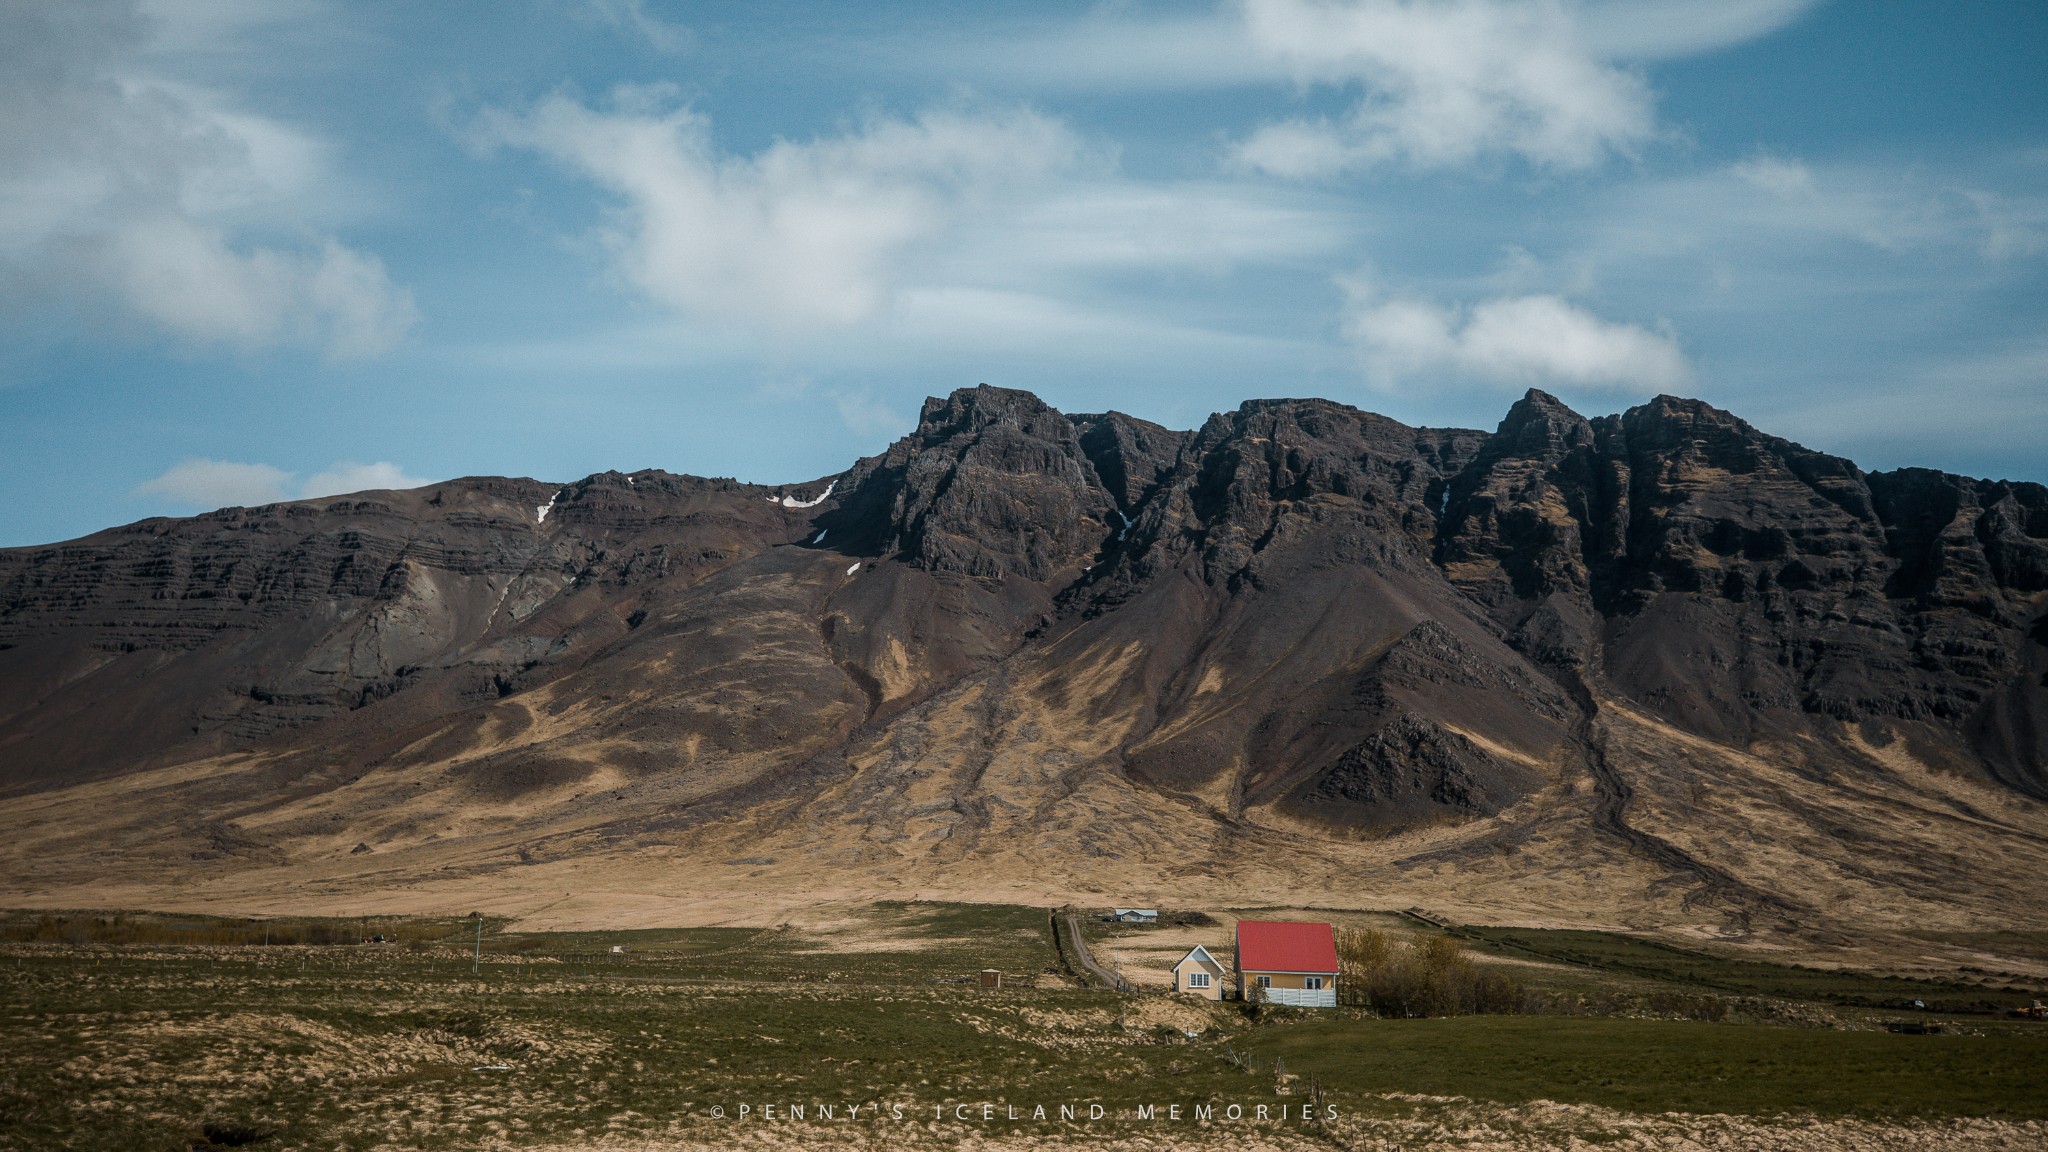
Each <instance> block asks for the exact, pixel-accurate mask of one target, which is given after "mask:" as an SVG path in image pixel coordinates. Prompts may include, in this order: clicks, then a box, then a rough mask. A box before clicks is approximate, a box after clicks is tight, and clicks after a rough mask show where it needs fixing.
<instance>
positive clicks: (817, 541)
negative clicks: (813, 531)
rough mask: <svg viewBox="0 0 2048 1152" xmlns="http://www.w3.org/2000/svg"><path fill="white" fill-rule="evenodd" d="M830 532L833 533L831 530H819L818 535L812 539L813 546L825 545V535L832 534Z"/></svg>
mask: <svg viewBox="0 0 2048 1152" xmlns="http://www.w3.org/2000/svg"><path fill="white" fill-rule="evenodd" d="M830 531H831V529H830V528H820V529H818V534H817V535H816V536H813V537H811V543H813V544H823V543H824V542H825V533H827V532H830Z"/></svg>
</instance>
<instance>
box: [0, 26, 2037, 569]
mask: <svg viewBox="0 0 2048 1152" xmlns="http://www.w3.org/2000/svg"><path fill="white" fill-rule="evenodd" d="M2044 321H2048V6H2043V5H2041V4H2039V3H2038V2H2013V3H2002V2H1997V0H1982V2H1973V3H1970V4H1948V3H1917V2H1911V0H1887V2H1886V3H1883V4H1851V3H1846V2H1843V0H1835V2H1821V0H1634V2H1630V0H1515V2H1507V0H1221V2H1218V3H1213V4H1209V3H1201V2H1190V3H1180V4H1171V5H1169V4H1155V3H1142V2H1110V3H1075V2H1063V0H1048V2H1040V3H1034V4H1030V5H1020V4H1015V3H1001V4H998V3H970V2H966V0H922V2H920V3H915V4H896V3H888V2H870V3H862V4H857V5H854V4H844V3H795V2H785V0H749V2H746V3H686V2H683V0H491V2H488V3H486V2H482V0H437V2H436V3H433V4H418V3H411V2H388V3H387V2H381V0H363V2H357V3H345V2H339V0H66V2H65V3H64V4H59V5H53V4H48V3H45V2H44V0H0V487H4V490H5V492H6V493H7V496H6V498H5V499H4V500H0V546H16V545H27V544H35V543H42V542H48V541H54V540H60V539H67V538H72V537H76V536H79V535H83V534H86V533H89V532H92V531H95V530H97V529H100V528H103V527H107V526H110V525H114V524H119V523H125V522H129V521H133V520H136V519H139V518H142V517H146V516H153V515H185V514H191V513H194V512H199V511H204V510H207V509H211V508H215V507H220V506H226V505H235V504H256V503H263V502H268V501H273V500H286V499H302V498H312V497H317V496H322V495H328V494H334V493H340V492H347V491H355V490H360V489H365V488H375V487H403V486H412V485H416V484H423V483H428V482H432V481H437V480H442V479H447V478H451V477H455V476H463V475H514V476H532V477H535V478H538V479H542V480H548V481H562V482H567V481H570V480H574V479H577V478H579V477H582V476H584V475H588V474H590V473H593V472H601V471H604V470H607V469H618V470H621V471H632V470H636V469H641V468H663V469H667V470H669V471H673V472H687V473H694V474H698V475H706V476H736V477H738V478H740V479H742V480H748V481H755V482H761V483H785V482H789V483H795V482H801V481H806V480H809V479H812V478H814V477H819V476H823V475H828V474H832V473H836V472H838V471H840V470H842V469H844V468H845V467H846V466H848V465H849V464H850V463H851V462H852V461H853V460H854V459H855V458H857V457H859V456H862V455H868V454H872V453H875V452H877V451H879V450H881V449H882V448H883V447H884V446H885V445H886V444H887V443H888V442H889V441H891V440H893V439H894V438H896V437H897V436H900V435H902V434H903V433H904V432H906V431H908V430H909V429H910V428H911V427H912V426H913V424H914V422H915V420H916V416H917V411H918V406H919V404H920V402H921V401H922V399H923V398H924V397H925V396H928V395H942V394H944V393H946V392H948V391H950V390H952V389H954V388H957V387H963V386H971V385H974V384H977V383H990V384H997V385H1002V386H1006V387H1014V388H1024V389H1029V390H1031V391H1033V392H1036V393H1038V394H1039V395H1040V396H1042V397H1044V398H1045V399H1046V400H1047V401H1048V402H1049V403H1051V404H1053V405H1054V406H1056V407H1058V408H1060V409H1062V410H1065V411H1069V412H1096V411H1103V410H1106V409H1117V410H1121V411H1124V412H1129V413H1131V414H1133V415H1136V416H1140V417H1143V418H1146V419H1150V420H1155V421H1158V422H1160V423H1163V424H1167V425H1169V426H1172V427H1178V428H1188V427H1194V426H1197V425H1199V424H1200V423H1201V421H1202V420H1203V419H1205V418H1206V417H1207V416H1208V414H1209V413H1211V412H1215V411H1220V410H1227V409H1230V408H1234V407H1236V406H1237V405H1238V404H1239V403H1241V402H1242V401H1244V400H1247V399H1252V398H1258V397H1272V396H1322V397H1327V398H1329V399H1333V400H1338V401H1342V402H1344V403H1348V404H1353V405H1357V406H1359V407H1361V408H1366V409H1370V410H1372V411H1377V412H1382V413H1385V414H1387V415H1389V416H1392V417H1395V418H1397V419H1400V420H1404V421H1407V422H1409V423H1411V424H1429V425H1457V426H1463V427H1477V428H1491V427H1493V426H1494V425H1495V424H1497V423H1498V422H1499V420H1500V418H1501V416H1502V414H1503V413H1504V412H1505V411H1506V409H1507V407H1508V405H1509V404H1511V403H1512V402H1513V400H1514V399H1515V398H1516V397H1518V396H1519V395H1520V394H1521V393H1522V391H1523V390H1525V389H1527V388H1530V387H1538V388H1542V389H1544V390H1546V391H1549V392H1552V393H1554V394H1556V395H1558V396H1560V397H1562V398H1563V399H1564V400H1565V401H1567V402H1568V403H1570V404H1572V405H1573V406H1574V407H1576V408H1577V409H1579V410H1580V411H1581V412H1585V413H1587V414H1588V415H1596V414H1602V413H1607V412H1615V411H1620V410H1622V409H1624V408H1626V407H1628V406H1629V405H1632V404H1637V403H1641V402H1642V401H1644V400H1646V399H1648V398H1650V397H1652V396H1655V395H1658V394H1660V393H1674V394H1678V395H1685V396H1696V397H1699V398H1702V399H1704V400H1707V401H1708V402H1710V403H1713V404H1715V405H1718V406H1720V407H1723V408H1726V409H1729V410H1731V411H1733V412H1735V413H1736V414H1737V415H1739V416H1741V417H1743V418H1744V419H1746V420H1748V421H1750V422H1751V423H1753V424H1755V425H1757V426H1758V427H1760V428H1762V429H1764V430H1765V431H1767V432H1771V433H1774V434H1777V435H1781V436H1785V437H1788V438H1791V439H1794V440H1797V441H1799V442H1801V443H1803V444H1806V445H1807V446H1809V447H1813V448H1817V449H1821V450H1824V451H1829V452H1834V453H1838V454H1841V455H1846V456H1848V457H1850V458H1852V459H1854V460H1856V461H1857V462H1858V463H1859V464H1861V465H1862V466H1864V467H1865V468H1870V469H1880V468H1894V467H1901V466H1907V465H1918V466H1927V467H1935V468H1941V469H1945V470H1948V471H1954V472H1961V473H1966V474H1969V475H1976V476H1989V477H1996V478H2004V479H2025V480H2034V481H2048V323H2044Z"/></svg>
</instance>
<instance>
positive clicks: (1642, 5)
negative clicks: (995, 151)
mask: <svg viewBox="0 0 2048 1152" xmlns="http://www.w3.org/2000/svg"><path fill="white" fill-rule="evenodd" d="M1818 3H1819V0H1586V2H1584V3H1580V2H1577V0H1533V2H1521V0H1512V2H1511V0H1490V4H1485V5H1482V4H1467V5H1465V6H1466V7H1486V6H1491V7H1494V8H1498V9H1503V10H1507V11H1506V14H1507V15H1508V16H1509V17H1513V16H1515V15H1516V13H1515V12H1514V11H1513V10H1514V9H1528V8H1533V7H1543V6H1545V5H1548V6H1549V7H1550V8H1552V9H1553V10H1555V11H1557V12H1559V13H1561V14H1562V15H1563V16H1564V17H1565V18H1567V19H1568V20H1569V22H1570V25H1571V27H1572V29H1573V36H1574V39H1575V40H1576V42H1577V43H1578V44H1579V45H1580V46H1581V47H1582V49H1583V51H1584V53H1585V54H1587V55H1588V56H1589V57H1591V58H1594V59H1596V60H1600V61H1619V62H1623V63H1630V62H1639V61H1651V60H1668V59H1678V58H1683V57H1687V56H1697V55H1700V54H1703V53H1707V52H1713V51H1717V50H1719V49H1723V48H1728V47H1731V46H1733V45H1736V44H1741V43H1744V42H1747V41H1749V40H1754V39H1756V38H1758V37H1761V36H1765V35H1768V34H1770V33H1772V32H1775V31H1777V30H1778V29H1779V28H1782V27H1784V26H1786V25H1787V24H1790V23H1792V22H1793V21H1795V20H1797V19H1798V18H1799V17H1801V16H1803V15H1805V14H1806V13H1807V12H1808V11H1811V10H1812V9H1813V8H1815V7H1816V6H1817V5H1818ZM1307 6H1309V5H1306V4H1297V5H1295V7H1307ZM1315 6H1317V7H1321V8H1326V9H1330V10H1333V11H1338V12H1341V11H1344V10H1346V9H1350V8H1358V7H1371V6H1372V5H1370V4H1360V3H1357V2H1356V0H1352V2H1348V3H1340V2H1328V0H1326V2H1323V3H1320V4H1317V5H1315ZM1381 6H1382V7H1384V6H1385V5H1381ZM1409 6H1410V7H1412V8H1414V9H1416V10H1418V11H1420V12H1421V13H1422V14H1423V15H1424V16H1425V17H1427V16H1429V15H1430V14H1431V12H1432V10H1435V11H1440V12H1446V13H1449V12H1450V11H1451V10H1453V9H1455V8H1457V7H1459V5H1458V4H1455V3H1448V2H1442V0H1434V2H1433V0H1422V2H1421V3H1415V4H1411V5H1409ZM1134 7H1135V6H1134V5H1130V4H1126V3H1119V4H1106V5H1100V6H1097V7H1095V8H1093V9H1091V10H1090V11H1089V12H1088V13H1087V14H1086V15H1084V16H1083V17H1081V18H1080V19H1075V20H1060V21H1047V22H1044V23H1041V24H1039V25H1038V26H1037V27H1033V26H1032V25H1031V23H1030V22H1028V21H1021V22H1018V23H1012V24H1008V25H1006V26H1005V27H1004V28H1003V29H1002V31H1001V34H1000V35H999V36H997V37H990V36H988V35H986V34H985V33H983V34H965V35H959V34H956V35H951V36H940V37H937V38H925V39H908V38H905V37H902V36H894V37H892V38H891V39H889V40H887V41H878V42H875V43H871V44H867V45H863V46H862V49H863V51H864V53H865V54H867V55H869V56H871V57H874V58H877V59H879V60H882V61H884V62H889V63H893V64H894V65H895V66H896V67H897V68H899V69H901V70H903V71H906V72H913V73H915V74H917V75H921V76H923V75H929V74H930V73H931V71H932V69H933V68H934V66H939V67H945V66H947V65H950V66H952V67H953V68H955V69H957V70H958V73H959V74H960V76H961V77H962V78H963V79H968V80H970V81H973V82H977V83H988V82H991V81H995V82H1008V83H1022V84H1028V85H1031V86H1034V87H1063V88H1074V89H1088V90H1108V91H1188V90H1209V89H1216V88H1226V87H1243V86H1249V85H1268V84H1275V83H1288V82H1290V81H1292V82H1299V81H1301V80H1302V79H1303V74H1302V70H1301V62H1300V61H1299V60H1296V59H1291V58H1290V57H1289V56H1288V55H1287V54H1286V53H1281V52H1274V51H1268V50H1264V49H1262V46H1261V45H1260V44H1259V43H1258V42H1257V41H1255V40H1254V39H1253V38H1252V36H1251V34H1250V29H1249V27H1248V19H1247V15H1248V12H1249V11H1250V10H1251V9H1252V8H1253V7H1254V5H1253V4H1252V3H1249V2H1248V0H1219V2H1218V3H1216V4H1214V5H1213V6H1211V7H1210V9H1209V10H1208V11H1206V12H1188V11H1184V10H1183V11H1175V12H1173V13H1172V14H1142V15H1133V14H1132V12H1133V9H1134Z"/></svg>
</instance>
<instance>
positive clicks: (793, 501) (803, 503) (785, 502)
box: [769, 480, 839, 508]
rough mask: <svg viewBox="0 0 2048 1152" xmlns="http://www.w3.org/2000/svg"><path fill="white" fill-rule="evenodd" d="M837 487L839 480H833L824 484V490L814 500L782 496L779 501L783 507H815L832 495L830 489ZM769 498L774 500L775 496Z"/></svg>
mask: <svg viewBox="0 0 2048 1152" xmlns="http://www.w3.org/2000/svg"><path fill="white" fill-rule="evenodd" d="M837 487H839V481H837V480H834V481H833V482H831V483H830V484H827V485H825V491H824V492H823V494H821V495H819V496H818V498H817V499H815V500H799V499H797V498H796V497H794V496H784V497H783V498H782V499H781V501H779V502H780V503H781V505H782V506H783V507H784V508H816V507H817V506H818V505H820V504H823V503H824V502H825V500H826V499H827V498H828V497H830V496H831V495H832V490H833V489H834V488H837ZM769 499H770V500H774V499H775V497H773V496H770V497H769Z"/></svg>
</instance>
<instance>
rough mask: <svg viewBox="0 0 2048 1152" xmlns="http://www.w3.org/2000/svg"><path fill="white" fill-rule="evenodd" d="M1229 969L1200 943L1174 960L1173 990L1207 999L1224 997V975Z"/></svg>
mask: <svg viewBox="0 0 2048 1152" xmlns="http://www.w3.org/2000/svg"><path fill="white" fill-rule="evenodd" d="M1228 971H1229V969H1227V968H1225V967H1224V966H1223V965H1221V964H1219V963H1217V961H1216V958H1215V957H1214V956H1211V955H1209V950H1208V949H1207V948H1204V947H1202V946H1201V945H1200V944H1197V945H1195V946H1194V947H1193V948H1190V949H1188V954H1187V955H1185V956H1183V957H1181V958H1180V959H1179V960H1177V961H1175V962H1174V965H1173V990H1174V991H1175V992H1185V993H1187V994H1188V995H1190V996H1200V997H1202V998H1203V999H1205V1000H1221V999H1223V977H1224V974H1225V973H1226V972H1228Z"/></svg>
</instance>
